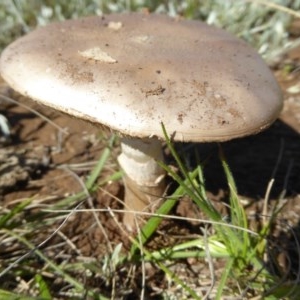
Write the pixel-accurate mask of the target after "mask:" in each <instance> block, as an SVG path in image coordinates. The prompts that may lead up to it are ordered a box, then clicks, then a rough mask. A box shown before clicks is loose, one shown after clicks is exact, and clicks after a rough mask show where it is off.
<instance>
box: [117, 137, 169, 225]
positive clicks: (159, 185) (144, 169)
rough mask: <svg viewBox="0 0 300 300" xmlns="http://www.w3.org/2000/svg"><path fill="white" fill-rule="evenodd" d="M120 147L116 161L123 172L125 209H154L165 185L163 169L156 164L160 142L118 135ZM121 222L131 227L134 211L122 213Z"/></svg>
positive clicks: (154, 139) (133, 222)
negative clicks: (120, 151)
mask: <svg viewBox="0 0 300 300" xmlns="http://www.w3.org/2000/svg"><path fill="white" fill-rule="evenodd" d="M121 148H122V153H121V154H120V156H119V158H118V160H119V164H120V166H121V168H122V169H123V171H124V173H125V175H124V178H123V180H124V184H125V200H124V202H125V209H126V210H131V211H136V212H139V211H145V210H146V209H147V210H148V211H149V210H150V211H152V210H154V208H153V206H156V204H158V202H159V200H160V199H161V197H162V195H163V193H164V191H165V188H166V183H165V176H166V172H165V170H164V169H163V168H161V167H160V166H159V165H158V164H157V161H163V153H162V147H161V142H160V141H159V140H157V139H156V138H148V139H133V138H122V139H121ZM123 222H124V224H125V225H126V226H127V228H128V229H133V228H134V227H135V214H134V213H129V212H128V213H126V212H125V214H124V219H123Z"/></svg>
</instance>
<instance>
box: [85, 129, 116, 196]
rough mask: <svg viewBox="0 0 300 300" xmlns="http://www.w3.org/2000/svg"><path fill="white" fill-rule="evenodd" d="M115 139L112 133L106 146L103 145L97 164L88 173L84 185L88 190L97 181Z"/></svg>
mask: <svg viewBox="0 0 300 300" xmlns="http://www.w3.org/2000/svg"><path fill="white" fill-rule="evenodd" d="M115 140H116V136H115V135H113V136H112V137H111V138H110V140H109V142H108V146H107V147H105V149H104V150H103V152H102V154H101V157H100V159H99V160H98V163H97V165H96V166H95V168H94V169H93V171H92V173H91V174H90V176H89V178H88V179H87V181H86V183H85V186H86V188H87V189H88V190H90V189H91V188H92V187H93V185H94V184H95V182H96V181H97V179H98V178H99V175H100V173H101V172H102V170H103V168H104V166H105V163H106V161H107V159H108V158H109V156H110V154H111V149H112V147H113V144H114V142H115Z"/></svg>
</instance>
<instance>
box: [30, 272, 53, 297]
mask: <svg viewBox="0 0 300 300" xmlns="http://www.w3.org/2000/svg"><path fill="white" fill-rule="evenodd" d="M34 280H35V282H36V284H37V286H38V289H39V291H40V296H41V298H43V299H45V300H48V299H49V300H51V299H52V296H51V293H50V290H49V287H48V285H47V283H46V281H45V280H44V278H43V276H42V275H40V274H36V275H35V276H34Z"/></svg>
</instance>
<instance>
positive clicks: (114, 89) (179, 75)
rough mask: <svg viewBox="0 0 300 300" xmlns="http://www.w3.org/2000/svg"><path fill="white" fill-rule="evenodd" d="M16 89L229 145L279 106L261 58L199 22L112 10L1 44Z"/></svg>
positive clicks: (133, 132)
mask: <svg viewBox="0 0 300 300" xmlns="http://www.w3.org/2000/svg"><path fill="white" fill-rule="evenodd" d="M0 71H1V74H2V76H3V78H4V79H5V80H6V81H7V82H8V83H9V84H10V85H11V86H12V87H13V88H14V89H16V90H17V91H19V92H21V93H23V94H25V95H28V96H29V97H31V98H33V99H35V100H36V101H38V102H41V103H43V104H45V105H48V106H51V107H54V108H56V109H59V110H61V111H63V112H66V113H68V114H70V115H75V116H77V117H80V118H84V119H87V120H90V121H91V122H94V123H101V124H103V125H106V126H108V127H110V128H112V129H114V130H117V131H119V132H121V133H122V134H125V135H130V136H135V137H151V136H157V137H159V138H163V133H162V128H161V122H163V123H164V125H165V127H166V129H167V131H168V133H169V134H173V138H174V139H175V140H180V141H224V140H229V139H232V138H235V137H241V136H245V135H249V134H253V133H257V132H259V131H261V130H262V129H264V128H265V127H267V126H269V125H270V124H271V123H272V122H273V121H274V120H275V119H276V118H277V116H278V114H279V112H280V110H281V108H282V96H281V92H280V88H279V86H278V84H277V82H276V80H275V79H274V77H273V75H272V73H271V71H270V70H269V68H268V67H267V66H266V65H265V63H264V61H263V60H262V59H261V58H260V57H259V55H258V54H257V53H256V52H255V51H254V50H253V49H252V48H251V47H249V46H248V45H247V44H246V43H245V42H243V41H242V40H239V39H237V38H235V37H234V36H232V35H231V34H229V33H227V32H225V31H223V30H220V29H217V28H214V27H210V26H208V25H206V24H204V23H201V22H199V21H187V20H175V19H172V18H169V17H166V16H160V15H154V14H152V15H151V14H150V15H144V14H138V13H132V14H112V15H107V16H104V17H89V18H84V19H80V20H70V21H65V22H61V23H53V24H50V25H48V26H46V27H43V28H39V29H37V30H35V31H33V32H31V33H30V34H28V35H26V36H24V37H22V38H20V39H18V40H17V41H15V42H14V43H12V44H11V45H10V46H9V47H8V48H6V49H5V50H4V52H3V53H2V56H1V61H0Z"/></svg>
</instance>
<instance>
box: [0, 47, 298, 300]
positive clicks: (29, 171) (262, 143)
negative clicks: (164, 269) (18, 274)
mask: <svg viewBox="0 0 300 300" xmlns="http://www.w3.org/2000/svg"><path fill="white" fill-rule="evenodd" d="M274 73H275V75H276V77H277V78H278V80H279V82H280V85H281V86H282V88H283V91H284V99H285V104H284V109H283V111H282V113H281V116H280V119H279V120H278V121H276V122H275V123H274V125H273V126H271V128H269V129H268V130H266V131H265V132H263V133H261V134H259V135H256V136H251V137H247V138H243V139H239V140H235V141H231V142H227V143H224V144H223V145H222V147H223V150H224V152H225V155H226V158H227V160H228V163H229V166H230V168H231V170H232V172H233V175H234V178H235V180H236V183H237V187H238V191H239V194H240V195H241V199H242V200H243V203H245V207H246V210H247V214H248V216H249V219H250V220H251V226H252V227H253V228H254V229H255V228H256V227H258V226H259V224H260V218H258V217H257V216H261V215H262V213H263V203H264V201H263V200H264V196H265V193H266V189H267V186H268V183H269V182H270V180H271V179H272V178H274V180H275V181H274V184H273V188H272V192H271V197H270V198H271V201H270V204H269V207H272V205H274V203H275V202H276V200H277V199H279V198H280V195H281V193H282V192H283V191H285V196H284V197H283V198H282V200H280V202H281V203H280V204H282V203H285V204H286V205H285V206H284V208H283V210H282V212H281V213H280V215H279V217H278V220H279V221H278V226H277V227H278V228H276V230H275V231H274V240H275V241H276V242H278V244H280V246H282V247H283V248H281V249H284V251H280V252H281V254H280V255H281V258H280V259H281V261H280V263H281V264H282V268H283V269H285V270H286V271H287V272H288V276H290V278H291V279H292V278H293V277H294V276H295V274H296V273H297V272H298V267H299V266H298V264H299V256H298V253H297V252H296V248H295V242H294V238H295V236H293V235H292V232H293V233H294V234H295V235H296V236H297V237H298V238H299V239H300V151H299V149H300V83H299V82H300V48H297V49H294V50H292V51H290V52H289V53H288V54H287V55H286V56H285V57H284V58H283V60H282V62H281V63H280V64H279V65H278V66H276V68H274ZM0 89H1V93H2V94H4V95H7V96H9V97H12V98H13V99H15V100H17V101H19V102H20V103H24V104H26V105H29V106H30V107H32V108H34V109H35V110H37V111H39V112H41V113H42V114H44V115H45V116H47V117H48V118H49V119H51V120H52V121H53V122H55V124H57V125H59V126H60V127H61V128H65V129H67V130H68V134H67V135H60V134H59V130H58V129H57V128H55V127H54V126H52V125H51V124H50V123H49V122H47V121H45V120H43V119H42V118H40V117H39V116H37V115H35V114H33V113H32V112H30V111H28V109H27V108H24V107H22V106H20V105H14V104H7V103H5V102H1V104H0V105H1V106H0V110H1V111H0V113H3V114H4V115H5V116H6V117H7V118H8V119H9V121H10V124H11V128H12V138H11V140H10V141H6V142H2V145H1V148H0V164H1V165H0V195H1V199H0V201H1V207H3V208H6V207H8V208H11V207H12V206H13V205H15V204H16V203H19V202H20V201H22V200H23V199H26V198H28V197H33V198H35V199H43V200H41V202H44V201H45V202H51V201H56V200H57V199H62V198H63V197H65V196H67V195H70V194H74V193H76V192H79V191H81V190H82V185H81V182H80V180H79V179H78V178H85V177H86V176H87V175H88V173H89V172H90V169H91V166H92V165H94V163H95V162H96V161H97V159H98V158H99V156H100V154H101V152H102V150H103V147H104V146H105V142H106V137H107V136H109V133H105V134H103V133H102V131H101V130H100V129H99V128H97V127H95V126H92V125H91V124H89V123H86V122H83V121H80V120H76V119H74V118H70V117H68V116H66V115H62V114H60V113H58V112H55V111H53V110H51V109H49V108H45V107H40V106H38V105H37V104H35V103H33V102H32V101H30V100H28V99H26V98H24V97H22V96H20V95H18V94H17V93H15V92H13V91H12V90H10V89H9V87H8V86H7V85H6V84H5V83H4V82H3V81H0ZM181 149H184V150H185V151H184V152H187V149H188V150H189V153H190V155H189V156H188V163H189V164H190V165H191V167H192V166H193V165H194V164H195V157H194V153H195V150H196V151H198V153H199V154H200V158H201V159H202V160H203V161H205V164H204V166H205V168H204V171H205V178H206V184H207V189H208V192H209V195H210V197H211V199H212V200H213V201H220V200H224V199H226V195H227V186H226V181H225V177H224V175H223V171H222V168H221V165H220V162H219V159H218V145H216V144H205V145H178V150H179V152H180V150H181ZM117 154H118V148H117V147H116V150H114V151H113V153H112V156H111V158H110V160H109V163H108V164H107V166H106V168H105V171H104V175H105V174H106V173H107V174H109V173H112V171H116V170H118V167H117V162H116V157H117ZM88 162H90V163H91V164H90V165H89V164H86V163H88ZM84 163H85V164H84ZM105 172H106V173H105ZM74 174H76V175H74ZM104 175H103V176H104ZM104 190H105V191H106V192H105V191H103V190H102V189H99V190H98V191H97V192H96V193H95V194H94V195H92V198H91V201H90V202H89V201H85V202H84V203H83V204H82V206H81V208H83V207H86V208H92V206H93V207H95V208H107V207H110V208H122V205H121V204H120V202H119V201H117V200H116V198H119V199H122V196H123V186H122V182H112V183H109V184H107V185H105V187H104ZM190 205H191V204H190V203H189V201H186V202H185V201H182V204H181V205H179V206H178V207H177V208H176V213H177V214H179V215H182V216H191V217H194V215H193V213H192V214H191V211H193V210H191V209H189V208H190ZM98 218H99V220H100V221H101V224H102V225H103V226H104V229H105V232H106V234H107V238H108V239H109V242H110V244H111V246H112V247H115V246H116V245H117V244H118V243H120V242H123V244H124V245H125V247H126V246H128V244H129V243H128V239H127V237H126V234H124V233H123V232H122V231H121V230H120V228H119V227H118V226H117V225H116V222H115V220H113V218H112V217H111V216H110V215H109V214H107V213H100V214H98ZM116 218H117V219H118V220H121V215H117V216H116ZM95 222H96V221H95V218H94V216H93V215H92V213H91V212H86V213H80V214H76V217H75V216H72V217H71V218H70V219H69V220H68V222H67V223H66V224H65V226H64V227H63V228H62V229H61V231H62V233H63V234H64V236H66V237H67V239H69V240H70V241H72V245H71V246H69V248H68V249H67V250H66V249H64V250H63V247H66V244H65V243H64V244H63V246H61V247H59V246H57V247H55V248H53V249H52V248H51V249H52V250H47V253H46V254H47V255H49V256H50V257H55V256H56V257H58V258H59V259H63V256H61V257H60V253H61V252H64V254H66V253H67V254H68V255H70V256H69V258H68V259H71V258H70V257H72V256H75V255H77V256H82V257H92V258H102V257H103V256H104V255H105V253H106V252H107V242H106V239H105V236H104V235H103V230H101V229H100V228H99V226H97V225H96V224H95ZM161 231H162V232H166V231H168V232H169V235H170V237H173V238H171V240H172V241H173V242H174V240H175V241H176V240H177V241H178V239H179V236H180V235H185V234H194V233H196V232H197V228H196V227H194V226H193V224H190V223H188V222H186V223H178V222H177V223H176V222H172V223H166V224H163V226H162V229H161ZM52 232H53V228H51V227H50V228H45V231H44V232H42V233H41V236H40V237H38V236H36V237H35V238H34V240H33V242H34V243H36V244H38V243H40V242H41V241H42V240H43V239H45V238H46V237H47V235H50V234H51V233H52ZM62 241H63V237H62V235H61V236H55V237H54V238H53V239H52V240H50V241H49V242H48V243H47V245H48V246H49V245H51V244H53V245H59V243H60V242H62ZM155 241H158V243H159V244H160V245H162V244H168V243H170V239H166V240H164V235H161V236H160V238H157V239H156V240H155ZM151 244H152V247H154V248H155V247H158V246H157V245H156V246H155V245H153V244H154V243H153V242H152V243H151ZM47 249H50V248H47ZM7 252H8V249H0V260H1V257H5V255H8V254H7ZM282 253H283V254H282ZM280 255H279V256H280ZM279 256H278V257H279ZM289 260H291V261H292V267H290V264H289ZM202 267H203V265H202ZM198 271H199V270H198ZM204 273H205V272H204ZM160 276H162V275H161V274H157V273H154V274H152V281H151V280H149V287H148V289H149V290H151V293H152V294H151V293H150V292H149V296H151V295H152V296H153V295H154V296H153V297H155V293H154V290H158V288H159V287H160V286H162V285H164V284H165V283H162V282H161V281H160V279H159V278H162V277H160ZM186 276H191V278H192V277H193V276H194V275H193V274H192V273H190V274H187V275H186ZM203 276H204V275H203ZM207 276H208V277H209V274H208V275H207ZM149 277H150V278H151V274H150V275H149ZM204 277H205V276H204ZM87 284H90V285H93V284H94V283H87ZM57 286H59V284H57ZM153 286H156V287H155V289H154V288H153ZM8 287H9V286H8ZM11 287H13V284H12V286H11ZM136 288H137V290H139V287H138V286H137V287H136ZM136 295H137V294H136ZM131 296H132V297H133V298H131V299H134V293H133V292H132V294H131ZM136 297H137V296H136ZM137 298H138V297H137Z"/></svg>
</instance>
